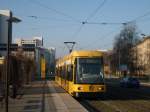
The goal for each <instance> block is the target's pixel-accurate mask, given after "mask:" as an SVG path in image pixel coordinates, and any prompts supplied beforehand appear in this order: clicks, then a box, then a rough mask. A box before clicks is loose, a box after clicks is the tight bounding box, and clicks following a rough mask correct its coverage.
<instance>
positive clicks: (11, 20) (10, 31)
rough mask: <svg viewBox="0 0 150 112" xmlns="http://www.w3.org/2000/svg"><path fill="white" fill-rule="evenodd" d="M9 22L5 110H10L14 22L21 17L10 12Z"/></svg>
mask: <svg viewBox="0 0 150 112" xmlns="http://www.w3.org/2000/svg"><path fill="white" fill-rule="evenodd" d="M7 22H8V40H7V64H6V84H5V85H6V87H5V91H6V92H5V112H8V101H9V97H8V96H9V74H10V56H9V54H10V44H11V39H12V23H13V22H14V23H18V22H21V20H20V19H18V18H16V17H12V13H10V17H9V19H8V20H7Z"/></svg>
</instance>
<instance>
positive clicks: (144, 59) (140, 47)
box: [135, 36, 150, 75]
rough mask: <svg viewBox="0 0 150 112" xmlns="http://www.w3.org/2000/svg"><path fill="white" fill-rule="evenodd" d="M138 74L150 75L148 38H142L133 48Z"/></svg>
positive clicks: (149, 38)
mask: <svg viewBox="0 0 150 112" xmlns="http://www.w3.org/2000/svg"><path fill="white" fill-rule="evenodd" d="M135 56H136V58H137V62H136V64H137V67H138V71H139V72H140V73H139V74H144V75H150V36H148V37H144V38H143V39H142V40H141V41H140V42H139V43H138V44H137V45H136V47H135Z"/></svg>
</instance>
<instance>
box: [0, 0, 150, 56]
mask: <svg viewBox="0 0 150 112" xmlns="http://www.w3.org/2000/svg"><path fill="white" fill-rule="evenodd" d="M0 9H9V10H11V11H12V12H13V15H14V16H17V17H19V18H20V19H22V22H21V23H18V24H14V25H13V39H15V38H27V39H29V38H32V37H34V36H43V38H44V46H45V47H55V48H56V50H57V51H56V52H57V57H59V56H61V55H64V54H66V53H68V49H67V48H66V47H65V45H64V43H63V42H64V41H75V42H77V44H76V46H75V49H111V48H112V46H113V42H114V37H115V35H117V34H118V33H119V32H120V30H121V28H122V24H111V23H123V22H128V21H131V20H134V19H135V20H136V23H137V27H138V31H139V33H144V34H145V35H150V0H0ZM82 22H88V23H104V22H106V23H110V24H107V25H106V24H82Z"/></svg>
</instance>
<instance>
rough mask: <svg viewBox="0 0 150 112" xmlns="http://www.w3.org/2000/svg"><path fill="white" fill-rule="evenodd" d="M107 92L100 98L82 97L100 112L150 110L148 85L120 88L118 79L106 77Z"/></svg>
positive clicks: (139, 111) (149, 87)
mask: <svg viewBox="0 0 150 112" xmlns="http://www.w3.org/2000/svg"><path fill="white" fill-rule="evenodd" d="M106 84H107V92H106V93H105V95H102V96H101V97H100V98H96V99H84V100H85V101H86V103H87V102H88V105H91V106H92V107H94V108H95V109H96V110H99V111H100V112H150V86H141V87H140V88H122V87H120V85H119V79H116V78H111V79H106Z"/></svg>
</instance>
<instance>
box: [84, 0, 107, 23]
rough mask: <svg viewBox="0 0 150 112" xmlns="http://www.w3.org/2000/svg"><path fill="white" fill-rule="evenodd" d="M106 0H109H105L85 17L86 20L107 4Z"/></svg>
mask: <svg viewBox="0 0 150 112" xmlns="http://www.w3.org/2000/svg"><path fill="white" fill-rule="evenodd" d="M106 1H107V0H103V2H102V3H101V4H100V5H99V6H98V7H97V8H96V9H95V10H94V11H93V12H92V13H91V14H90V15H89V16H88V17H87V18H86V19H85V22H87V21H88V20H90V19H91V18H92V17H94V16H95V15H96V13H97V12H98V11H99V10H100V9H101V8H102V7H103V6H104V5H105V3H106Z"/></svg>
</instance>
